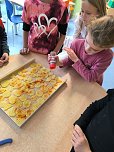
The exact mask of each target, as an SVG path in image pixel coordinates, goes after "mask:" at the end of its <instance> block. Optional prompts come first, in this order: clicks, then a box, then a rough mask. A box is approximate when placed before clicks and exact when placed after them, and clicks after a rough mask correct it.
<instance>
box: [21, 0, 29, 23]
mask: <svg viewBox="0 0 114 152" xmlns="http://www.w3.org/2000/svg"><path fill="white" fill-rule="evenodd" d="M28 3H30V2H29V1H27V0H25V2H24V7H23V12H22V20H23V22H25V23H26V24H28V25H30V18H29V16H30V15H29V12H30V11H29V8H30V4H28Z"/></svg>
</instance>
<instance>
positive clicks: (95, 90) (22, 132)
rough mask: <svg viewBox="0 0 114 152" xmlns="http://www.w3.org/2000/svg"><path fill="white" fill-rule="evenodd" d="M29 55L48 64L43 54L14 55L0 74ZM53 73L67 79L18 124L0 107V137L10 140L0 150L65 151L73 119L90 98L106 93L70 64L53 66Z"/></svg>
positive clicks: (102, 95)
mask: <svg viewBox="0 0 114 152" xmlns="http://www.w3.org/2000/svg"><path fill="white" fill-rule="evenodd" d="M30 58H35V59H36V62H38V63H41V64H43V65H44V66H45V67H49V65H48V63H47V56H46V55H41V54H37V55H36V54H34V53H30V54H29V55H25V56H22V55H14V56H11V57H10V61H9V64H7V65H6V66H4V67H2V68H1V69H0V77H3V76H4V75H5V72H8V71H9V70H14V69H16V68H17V65H18V66H19V65H21V64H22V63H25V62H27V61H28V60H29V59H30ZM54 73H55V74H57V75H58V76H61V77H62V78H63V79H67V82H66V84H65V85H63V86H62V87H61V88H60V89H59V90H58V91H57V92H56V93H55V94H54V95H53V96H52V97H51V98H50V99H49V100H48V101H46V103H45V104H44V105H43V106H42V107H41V108H40V109H39V110H38V111H37V112H36V113H35V114H34V115H33V116H32V117H31V118H30V119H29V120H28V121H27V122H26V123H25V124H24V125H23V126H22V128H19V127H17V126H16V125H15V124H14V123H13V122H12V120H10V118H9V117H7V116H6V115H5V113H3V112H2V111H0V116H1V117H0V140H2V139H4V138H9V137H10V138H13V140H14V142H13V143H12V144H11V145H5V146H1V147H0V150H1V151H2V152H13V151H14V152H69V150H70V148H71V135H72V127H73V125H72V124H73V122H74V121H75V120H76V119H77V118H78V117H79V116H80V114H81V113H82V112H83V111H84V109H85V108H86V107H87V106H88V105H89V104H90V103H91V102H92V101H94V100H96V99H100V98H102V97H104V96H105V95H106V92H105V90H104V89H103V88H102V87H101V86H99V85H98V84H97V83H89V82H87V81H85V80H84V79H83V78H81V77H80V76H79V75H78V74H77V73H76V71H74V70H73V68H71V67H67V68H57V69H56V70H54Z"/></svg>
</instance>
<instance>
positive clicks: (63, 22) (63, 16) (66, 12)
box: [59, 8, 69, 24]
mask: <svg viewBox="0 0 114 152" xmlns="http://www.w3.org/2000/svg"><path fill="white" fill-rule="evenodd" d="M68 20H69V13H68V9H67V8H65V10H64V13H63V15H62V18H61V20H60V22H59V24H66V23H68Z"/></svg>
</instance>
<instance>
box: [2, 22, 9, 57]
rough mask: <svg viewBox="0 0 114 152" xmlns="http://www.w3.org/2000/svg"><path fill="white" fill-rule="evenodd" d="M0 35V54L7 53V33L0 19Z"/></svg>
mask: <svg viewBox="0 0 114 152" xmlns="http://www.w3.org/2000/svg"><path fill="white" fill-rule="evenodd" d="M0 35H1V45H2V46H1V48H2V50H1V51H2V54H3V53H8V55H9V47H8V44H7V34H6V32H5V28H4V26H3V23H2V20H1V19H0Z"/></svg>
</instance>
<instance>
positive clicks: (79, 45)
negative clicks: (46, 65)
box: [48, 16, 114, 85]
mask: <svg viewBox="0 0 114 152" xmlns="http://www.w3.org/2000/svg"><path fill="white" fill-rule="evenodd" d="M112 35H114V16H104V17H101V18H99V19H97V20H95V21H93V22H92V23H91V24H90V25H89V26H88V34H87V36H86V39H85V40H84V39H77V40H74V41H73V42H72V44H71V47H70V48H64V50H65V51H66V52H67V56H66V57H65V58H63V53H64V52H63V53H60V54H58V56H57V65H59V66H69V65H71V66H72V67H73V68H74V69H75V70H76V71H77V72H78V73H79V74H80V75H81V76H82V77H83V78H84V79H85V80H87V81H90V82H97V83H99V84H100V85H102V81H103V73H104V71H105V70H106V69H107V67H108V66H109V65H110V63H111V61H112V58H113V53H112V50H111V49H110V48H111V47H113V46H114V37H113V36H112ZM48 59H49V60H50V57H49V58H48Z"/></svg>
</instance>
